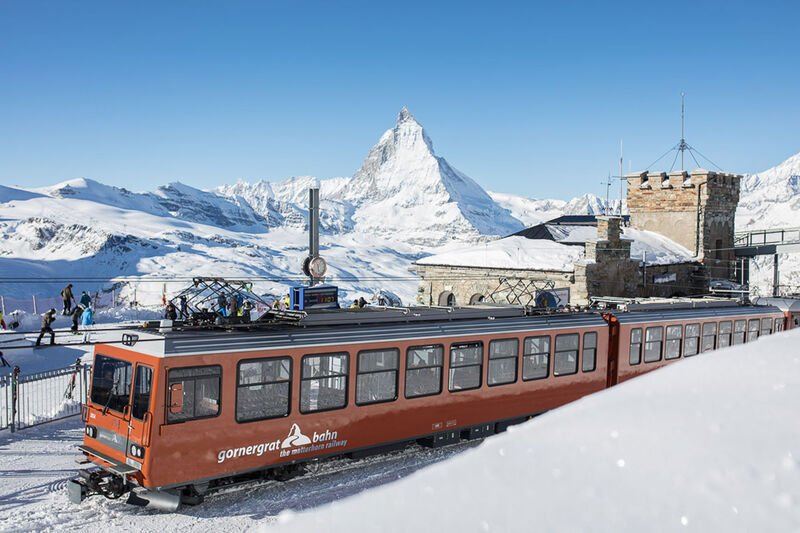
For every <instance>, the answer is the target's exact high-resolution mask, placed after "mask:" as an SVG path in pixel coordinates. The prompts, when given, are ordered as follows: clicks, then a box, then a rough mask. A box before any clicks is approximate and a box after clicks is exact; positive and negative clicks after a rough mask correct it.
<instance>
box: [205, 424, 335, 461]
mask: <svg viewBox="0 0 800 533" xmlns="http://www.w3.org/2000/svg"><path fill="white" fill-rule="evenodd" d="M338 438H339V434H338V432H337V431H331V430H329V429H326V430H325V431H324V432H322V433H317V432H316V431H315V432H314V433H312V435H311V437H309V436H308V435H305V434H304V433H303V431H302V430H301V429H300V426H299V425H297V424H292V427H291V429H290V430H289V434H288V435H287V436H286V438H285V439H277V440H273V441H269V442H262V443H259V444H253V445H250V446H242V447H241V448H229V449H227V450H220V452H219V453H218V454H217V462H218V463H223V462H224V461H226V460H228V459H237V458H239V457H246V456H251V455H255V456H256V457H261V456H262V455H264V454H265V453H267V452H275V451H280V457H290V456H292V455H299V454H303V453H308V452H316V451H320V450H330V449H332V448H343V447H345V446H347V440H346V439H344V440H338Z"/></svg>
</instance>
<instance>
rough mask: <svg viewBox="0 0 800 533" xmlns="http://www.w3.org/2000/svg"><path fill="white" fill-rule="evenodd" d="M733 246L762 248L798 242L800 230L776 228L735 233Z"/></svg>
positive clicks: (799, 240)
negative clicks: (768, 245) (769, 245)
mask: <svg viewBox="0 0 800 533" xmlns="http://www.w3.org/2000/svg"><path fill="white" fill-rule="evenodd" d="M733 242H734V246H735V247H737V248H739V247H744V246H763V245H767V244H789V243H796V242H800V228H777V229H764V230H755V231H741V232H736V235H735V236H734V238H733Z"/></svg>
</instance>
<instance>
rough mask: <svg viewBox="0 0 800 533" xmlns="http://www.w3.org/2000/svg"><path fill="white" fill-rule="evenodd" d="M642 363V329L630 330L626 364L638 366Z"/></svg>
mask: <svg viewBox="0 0 800 533" xmlns="http://www.w3.org/2000/svg"><path fill="white" fill-rule="evenodd" d="M641 362H642V328H633V329H632V330H631V347H630V350H629V351H628V363H630V364H632V365H638V364H639V363H641Z"/></svg>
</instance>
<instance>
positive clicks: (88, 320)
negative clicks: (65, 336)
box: [81, 307, 94, 342]
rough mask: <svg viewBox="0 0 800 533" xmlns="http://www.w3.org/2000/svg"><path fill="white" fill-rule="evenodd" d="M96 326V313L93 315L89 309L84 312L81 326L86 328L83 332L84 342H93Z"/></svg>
mask: <svg viewBox="0 0 800 533" xmlns="http://www.w3.org/2000/svg"><path fill="white" fill-rule="evenodd" d="M93 325H94V313H92V308H91V307H87V308H86V309H84V310H83V314H82V315H81V326H83V327H84V332H83V342H91V341H92V331H91V329H92V326H93Z"/></svg>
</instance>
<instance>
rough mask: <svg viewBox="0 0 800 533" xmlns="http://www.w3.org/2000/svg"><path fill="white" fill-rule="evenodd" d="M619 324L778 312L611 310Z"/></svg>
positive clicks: (743, 308) (751, 308) (747, 308)
mask: <svg viewBox="0 0 800 533" xmlns="http://www.w3.org/2000/svg"><path fill="white" fill-rule="evenodd" d="M611 313H613V314H614V316H616V317H617V320H618V321H619V323H620V324H634V323H638V322H668V321H678V320H705V319H713V318H726V317H737V316H748V315H749V316H752V315H769V314H775V313H780V309H778V308H777V307H774V306H761V305H739V306H724V307H713V306H709V307H694V308H692V307H687V308H678V309H652V310H634V311H611Z"/></svg>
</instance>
